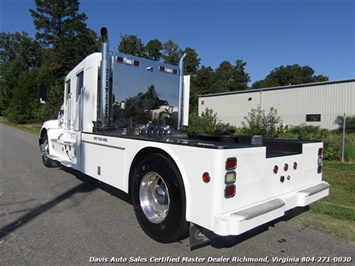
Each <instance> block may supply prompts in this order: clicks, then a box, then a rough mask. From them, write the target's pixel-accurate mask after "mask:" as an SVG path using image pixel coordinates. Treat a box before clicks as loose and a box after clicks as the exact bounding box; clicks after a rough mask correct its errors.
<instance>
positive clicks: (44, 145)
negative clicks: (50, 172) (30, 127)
mask: <svg viewBox="0 0 355 266" xmlns="http://www.w3.org/2000/svg"><path fill="white" fill-rule="evenodd" d="M40 149H41V156H42V162H43V164H44V165H45V166H46V167H56V166H57V163H56V162H55V161H53V160H52V159H51V158H49V156H48V155H49V141H48V135H47V133H46V134H44V136H43V137H42V141H41V145H40Z"/></svg>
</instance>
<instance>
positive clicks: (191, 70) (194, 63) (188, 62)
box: [183, 47, 201, 75]
mask: <svg viewBox="0 0 355 266" xmlns="http://www.w3.org/2000/svg"><path fill="white" fill-rule="evenodd" d="M183 53H186V57H185V58H184V74H185V75H192V74H196V73H197V71H198V69H199V66H200V61H201V58H198V54H197V53H196V51H195V49H192V48H190V47H187V48H186V49H185V50H184V52H183Z"/></svg>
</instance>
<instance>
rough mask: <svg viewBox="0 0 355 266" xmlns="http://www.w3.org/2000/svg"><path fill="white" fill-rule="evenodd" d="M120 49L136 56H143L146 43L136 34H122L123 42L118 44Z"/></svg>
mask: <svg viewBox="0 0 355 266" xmlns="http://www.w3.org/2000/svg"><path fill="white" fill-rule="evenodd" d="M118 51H120V52H122V53H125V54H130V55H134V56H140V57H143V55H144V45H143V43H142V40H141V39H140V38H138V37H137V36H136V35H127V34H125V35H121V42H120V44H119V45H118Z"/></svg>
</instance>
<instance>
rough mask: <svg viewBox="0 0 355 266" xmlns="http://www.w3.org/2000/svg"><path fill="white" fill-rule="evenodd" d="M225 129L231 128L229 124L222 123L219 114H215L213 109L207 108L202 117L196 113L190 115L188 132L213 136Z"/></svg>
mask: <svg viewBox="0 0 355 266" xmlns="http://www.w3.org/2000/svg"><path fill="white" fill-rule="evenodd" d="M224 127H230V126H229V125H228V124H223V123H220V122H219V120H218V117H217V113H213V110H212V109H209V108H206V109H205V111H204V112H202V114H201V116H198V115H197V114H196V113H192V114H190V116H189V126H188V128H187V132H189V133H192V132H196V133H208V134H212V133H214V132H215V131H216V130H217V129H220V128H224Z"/></svg>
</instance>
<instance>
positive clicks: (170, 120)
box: [39, 28, 329, 243]
mask: <svg viewBox="0 0 355 266" xmlns="http://www.w3.org/2000/svg"><path fill="white" fill-rule="evenodd" d="M101 35H102V40H103V42H102V52H101V53H94V54H91V55H89V56H88V57H86V58H85V59H84V60H83V61H82V62H81V63H79V64H78V65H77V66H76V67H75V68H74V69H73V70H72V71H71V72H70V73H69V74H68V75H67V76H66V78H65V90H64V104H63V106H62V108H61V110H60V112H59V115H58V119H57V120H51V121H47V122H45V123H44V124H43V126H42V129H41V131H40V135H39V145H40V150H41V155H42V159H43V163H44V165H46V166H48V167H50V166H54V165H55V164H56V163H60V164H61V165H64V166H66V167H70V168H73V169H76V170H77V171H80V172H82V173H84V174H86V175H88V176H91V177H93V178H95V179H98V180H100V181H102V182H104V183H107V184H109V185H111V186H113V187H115V188H118V189H120V190H122V191H124V192H126V193H129V194H130V195H131V197H132V204H133V208H134V211H135V214H136V217H137V220H138V222H139V224H140V225H141V227H142V229H143V230H144V231H145V233H146V234H147V235H149V236H150V237H151V238H153V239H154V240H156V241H159V242H163V243H168V242H173V241H177V240H179V239H181V238H183V237H186V236H187V235H188V232H189V226H190V224H192V225H197V226H198V227H199V228H203V229H204V230H207V231H209V232H213V233H214V234H217V235H220V236H229V235H239V234H242V233H244V232H246V231H248V230H250V229H252V228H255V227H257V226H259V225H262V224H265V223H267V222H269V221H271V220H274V219H276V218H279V217H281V216H283V215H285V213H286V211H288V210H290V209H292V208H295V207H303V206H306V205H308V204H310V203H312V202H315V201H317V200H319V199H321V198H323V197H325V196H327V195H328V194H329V184H328V183H326V182H324V181H322V167H323V161H322V157H323V144H322V142H318V141H301V140H286V139H266V138H262V137H260V136H236V135H233V134H228V132H220V133H219V134H217V133H216V134H210V135H207V134H192V135H187V134H186V133H185V132H184V131H183V130H182V128H183V127H184V126H186V125H187V124H188V121H187V114H188V105H189V104H188V99H189V78H188V77H184V75H183V58H181V60H180V64H179V66H173V65H169V64H165V63H161V62H156V61H151V60H148V59H144V58H139V57H136V56H132V55H128V54H123V53H120V52H110V51H109V49H108V42H107V30H106V28H102V29H101ZM229 133H230V132H229ZM190 237H191V234H190Z"/></svg>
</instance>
